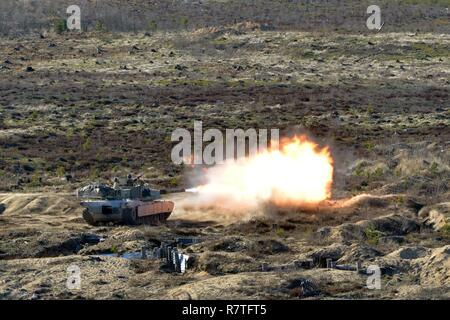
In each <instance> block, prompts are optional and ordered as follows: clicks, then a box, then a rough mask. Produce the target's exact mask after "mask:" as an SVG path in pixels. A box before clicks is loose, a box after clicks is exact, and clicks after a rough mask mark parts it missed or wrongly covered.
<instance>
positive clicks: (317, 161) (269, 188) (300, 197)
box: [196, 136, 333, 205]
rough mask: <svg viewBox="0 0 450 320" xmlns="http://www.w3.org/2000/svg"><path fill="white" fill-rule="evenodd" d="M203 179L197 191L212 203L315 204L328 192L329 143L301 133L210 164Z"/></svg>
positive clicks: (331, 174)
mask: <svg viewBox="0 0 450 320" xmlns="http://www.w3.org/2000/svg"><path fill="white" fill-rule="evenodd" d="M206 179H207V183H206V184H205V185H202V186H200V187H198V188H196V191H197V192H198V195H199V196H200V197H201V198H203V199H204V200H207V201H206V202H210V203H213V204H214V203H216V204H221V205H224V203H227V204H230V205H232V204H243V205H245V204H247V205H249V204H252V205H254V204H258V203H261V202H267V201H270V202H273V203H275V204H278V205H304V204H315V203H318V202H320V201H323V200H325V199H328V198H329V197H330V196H331V185H332V182H333V159H332V157H331V155H330V152H329V149H328V147H325V148H319V147H318V145H317V144H315V143H314V142H311V141H309V140H308V139H307V137H305V136H300V137H294V138H293V139H289V140H285V141H284V143H282V144H281V146H280V149H279V150H265V151H263V152H261V153H259V154H257V155H255V156H252V157H249V158H243V159H238V160H236V161H229V162H226V163H225V164H223V165H218V166H216V167H213V168H211V169H210V170H208V172H207V174H206Z"/></svg>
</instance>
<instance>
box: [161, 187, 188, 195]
mask: <svg viewBox="0 0 450 320" xmlns="http://www.w3.org/2000/svg"><path fill="white" fill-rule="evenodd" d="M183 192H186V189H181V188H179V189H162V190H159V193H160V194H170V193H183Z"/></svg>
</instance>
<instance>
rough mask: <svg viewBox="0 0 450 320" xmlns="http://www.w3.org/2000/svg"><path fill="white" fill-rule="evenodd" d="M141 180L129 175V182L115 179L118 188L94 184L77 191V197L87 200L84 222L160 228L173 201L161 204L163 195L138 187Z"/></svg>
mask: <svg viewBox="0 0 450 320" xmlns="http://www.w3.org/2000/svg"><path fill="white" fill-rule="evenodd" d="M137 179H138V178H136V179H132V178H131V176H130V175H129V176H128V177H127V178H126V180H121V179H119V178H115V179H114V186H113V187H111V186H108V185H104V184H91V185H87V186H85V187H82V188H80V189H78V190H77V196H78V197H80V198H85V199H86V200H84V201H82V202H81V203H80V204H81V205H82V206H83V207H85V209H84V211H83V218H84V220H85V221H86V222H87V223H89V224H91V225H99V224H101V223H108V222H113V223H121V224H127V225H138V224H149V225H158V224H161V223H163V222H164V221H166V220H167V218H169V216H170V214H171V213H172V211H173V208H174V203H173V202H172V201H166V200H161V193H168V192H167V191H160V190H156V189H151V188H149V187H148V186H147V185H144V184H139V183H138V184H136V181H137Z"/></svg>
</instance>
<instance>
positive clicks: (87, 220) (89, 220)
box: [83, 209, 98, 226]
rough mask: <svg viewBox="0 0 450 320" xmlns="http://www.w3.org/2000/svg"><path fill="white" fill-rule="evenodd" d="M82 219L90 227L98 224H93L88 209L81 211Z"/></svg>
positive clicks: (93, 221)
mask: <svg viewBox="0 0 450 320" xmlns="http://www.w3.org/2000/svg"><path fill="white" fill-rule="evenodd" d="M83 219H84V221H86V222H87V223H88V224H90V225H91V226H97V225H98V223H97V222H95V220H94V218H93V217H92V215H91V214H90V213H89V210H88V209H84V210H83Z"/></svg>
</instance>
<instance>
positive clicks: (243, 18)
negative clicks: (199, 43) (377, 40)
mask: <svg viewBox="0 0 450 320" xmlns="http://www.w3.org/2000/svg"><path fill="white" fill-rule="evenodd" d="M375 2H376V3H375ZM74 4H76V5H78V6H79V7H80V8H81V19H82V28H83V30H84V31H93V30H101V31H111V32H142V31H144V32H145V31H148V32H152V31H156V30H177V29H196V28H202V27H212V26H225V25H231V24H235V23H240V22H255V23H259V24H261V25H262V26H263V27H264V28H267V29H276V30H305V31H312V30H317V31H342V32H352V33H355V32H366V31H368V30H367V28H366V23H365V22H366V19H367V17H368V14H367V13H366V9H367V7H368V6H369V5H371V4H377V5H379V6H380V7H381V10H382V12H381V13H382V20H383V22H384V26H383V30H384V31H388V32H399V31H410V32H417V31H421V32H439V33H448V32H449V31H450V12H449V8H450V0H379V1H372V0H370V1H366V0H362V1H360V0H347V1H345V0H227V1H223V0H222V1H218V0H203V1H200V0H150V1H149V0H130V1H127V0H0V34H2V35H20V34H26V33H30V32H43V31H48V30H55V31H57V32H62V31H64V21H65V19H66V18H67V17H68V15H67V14H66V9H67V7H68V6H69V5H74Z"/></svg>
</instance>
